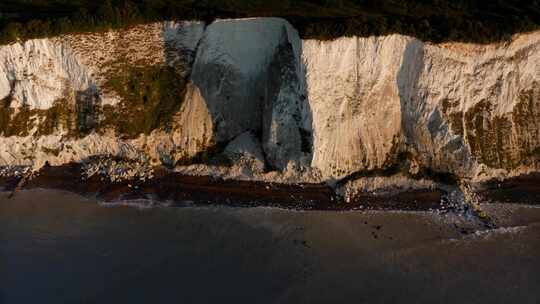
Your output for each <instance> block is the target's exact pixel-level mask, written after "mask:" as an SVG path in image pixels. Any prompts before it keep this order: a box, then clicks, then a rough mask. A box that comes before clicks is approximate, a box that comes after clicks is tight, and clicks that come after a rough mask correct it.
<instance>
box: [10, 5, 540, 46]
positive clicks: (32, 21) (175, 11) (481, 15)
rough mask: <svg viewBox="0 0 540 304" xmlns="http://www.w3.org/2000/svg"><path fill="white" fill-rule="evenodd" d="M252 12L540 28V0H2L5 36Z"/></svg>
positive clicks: (315, 29) (467, 36)
mask: <svg viewBox="0 0 540 304" xmlns="http://www.w3.org/2000/svg"><path fill="white" fill-rule="evenodd" d="M253 16H277V17H283V18H285V19H287V20H289V21H290V22H291V23H292V24H293V25H294V26H295V27H296V28H297V29H298V30H299V32H300V35H301V36H302V37H303V38H318V39H333V38H336V37H341V36H353V35H356V36H370V35H384V34H392V33H400V34H405V35H411V36H415V37H418V38H420V39H422V40H425V41H433V42H441V41H466V42H480V43H484V42H492V41H498V40H504V39H507V38H509V37H510V36H511V35H512V34H514V33H518V32H524V31H531V30H536V29H538V28H540V27H539V25H540V0H531V1H518V0H497V1H483V0H455V1H446V0H426V1H412V0H296V1H295V0H282V1H279V2H277V1H266V0H104V1H97V2H96V1H90V0H52V1H47V0H4V1H3V3H0V43H2V44H6V43H10V42H14V41H17V40H26V39H32V38H42V37H49V36H55V35H61V34H71V33H83V32H95V31H106V30H109V29H114V28H122V27H128V26H132V25H136V24H141V23H147V22H154V21H160V20H182V19H183V20H193V19H197V20H205V21H209V22H210V21H212V20H214V19H216V18H240V17H253Z"/></svg>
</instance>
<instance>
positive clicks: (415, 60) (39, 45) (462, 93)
mask: <svg viewBox="0 0 540 304" xmlns="http://www.w3.org/2000/svg"><path fill="white" fill-rule="evenodd" d="M539 57H540V33H538V32H535V33H529V34H520V35H516V36H515V37H514V39H513V40H512V41H510V42H505V43H499V44H490V45H474V44H462V43H445V44H427V43H423V42H422V41H419V40H417V39H415V38H412V37H407V36H402V35H390V36H381V37H347V38H345V37H344V38H340V39H337V40H332V41H317V40H301V39H300V37H299V35H298V33H297V31H296V30H295V29H294V28H293V27H292V26H291V25H290V24H289V23H288V22H287V21H285V20H283V19H279V18H254V19H239V20H218V21H216V22H214V23H212V24H209V25H207V24H204V23H202V22H162V23H153V24H147V25H141V26H136V27H133V28H130V29H125V30H118V31H110V32H105V33H92V34H81V35H66V36H61V37H54V38H50V39H38V40H31V41H26V42H20V43H14V44H11V45H5V46H0V100H1V102H2V104H1V106H0V165H12V164H17V165H30V166H35V167H39V166H41V165H42V164H44V163H45V162H46V161H48V162H49V163H51V164H54V165H58V164H63V163H67V162H70V161H82V160H84V159H86V158H89V157H92V156H96V155H111V156H119V157H126V158H137V159H141V160H145V161H148V162H150V163H152V164H164V165H167V166H169V167H174V166H180V165H188V164H191V163H194V162H197V163H206V162H211V161H212V159H214V158H216V157H217V158H219V157H218V156H219V154H223V155H228V154H227V153H229V154H230V151H229V150H230V149H228V148H227V147H229V148H230V147H231V143H234V144H232V146H234V147H236V146H237V143H239V142H240V143H244V142H249V145H248V146H249V147H250V151H251V150H252V151H260V152H257V153H256V154H257V157H255V158H254V159H256V160H257V161H256V166H255V167H256V169H257V170H255V171H261V172H262V171H265V170H278V171H282V170H287V172H289V171H291V170H292V171H294V170H298V172H304V171H303V170H307V169H308V171H309V172H311V173H313V172H314V171H318V172H319V173H320V176H321V179H322V180H334V179H341V178H344V177H347V176H350V175H351V174H354V173H358V172H378V173H377V174H379V173H381V172H382V173H383V174H384V172H387V171H389V170H390V169H392V170H396V168H398V169H399V170H401V171H403V170H405V171H409V173H412V174H417V173H419V172H420V173H421V172H424V171H429V172H444V173H450V174H452V175H455V176H457V177H461V178H472V179H476V180H479V179H483V178H487V177H497V176H506V175H509V174H518V173H519V172H525V171H531V170H533V171H534V170H536V169H537V168H538V158H539V157H540V105H539V103H540V101H539V96H540V87H539V85H538V83H539V81H540V65H539V64H538V62H540V58H539ZM246 134H249V136H248V137H249V140H247V139H246V138H248V137H247V135H246ZM240 146H242V145H240ZM227 149H228V150H227ZM227 151H228V152H227ZM252 165H253V164H252ZM263 167H265V168H263ZM263 169H264V170H263ZM202 171H204V170H201V172H202ZM306 172H307V171H306ZM311 173H310V174H311ZM299 176H300V177H299V179H298V181H301V180H302V177H301V176H302V174H299Z"/></svg>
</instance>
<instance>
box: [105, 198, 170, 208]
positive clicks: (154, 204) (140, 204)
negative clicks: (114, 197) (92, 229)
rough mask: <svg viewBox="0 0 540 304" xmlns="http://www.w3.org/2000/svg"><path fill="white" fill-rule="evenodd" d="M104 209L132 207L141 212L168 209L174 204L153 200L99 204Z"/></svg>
mask: <svg viewBox="0 0 540 304" xmlns="http://www.w3.org/2000/svg"><path fill="white" fill-rule="evenodd" d="M98 204H99V205H100V206H102V207H132V208H136V209H140V210H146V209H154V208H168V207H171V206H173V203H172V202H167V201H166V202H164V201H157V200H152V199H137V200H121V201H113V202H99V203H98Z"/></svg>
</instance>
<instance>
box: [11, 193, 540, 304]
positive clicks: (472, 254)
mask: <svg viewBox="0 0 540 304" xmlns="http://www.w3.org/2000/svg"><path fill="white" fill-rule="evenodd" d="M492 209H494V210H495V211H496V214H497V215H498V216H500V223H502V226H504V228H499V229H496V230H492V231H478V232H473V233H469V234H464V233H463V230H464V229H465V230H466V229H472V228H474V227H472V224H471V223H470V221H468V220H467V219H464V218H462V217H459V216H455V215H439V214H435V213H421V212H409V213H405V212H299V211H289V210H281V209H273V208H251V209H246V208H228V207H206V208H191V207H186V208H165V207H158V208H141V206H140V205H139V206H138V207H134V206H119V205H115V206H105V205H103V204H99V203H98V202H96V201H94V200H91V199H87V198H82V197H80V196H77V195H74V194H70V193H66V192H59V191H50V190H32V191H24V192H20V193H18V194H17V195H16V196H15V197H14V198H13V199H8V198H7V194H6V193H0V303H2V304H5V303H10V304H11V303H14V304H19V303H540V224H539V223H540V209H539V208H532V207H515V208H506V207H505V208H503V207H501V210H496V207H492ZM471 227H472V228H471Z"/></svg>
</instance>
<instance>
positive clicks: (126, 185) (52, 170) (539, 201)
mask: <svg viewBox="0 0 540 304" xmlns="http://www.w3.org/2000/svg"><path fill="white" fill-rule="evenodd" d="M19 172H22V173H19V174H17V175H3V176H2V175H0V191H2V192H12V195H16V192H17V191H19V190H31V189H38V188H42V189H54V190H64V191H69V192H72V193H76V194H80V195H83V196H87V197H88V196H91V197H95V198H97V199H98V200H100V201H103V202H106V203H114V202H120V201H134V200H145V199H149V200H155V201H160V202H166V201H167V202H173V206H182V205H183V204H185V203H186V202H189V203H190V204H192V205H195V206H205V205H226V206H234V207H260V206H268V207H278V208H285V209H297V210H321V211H325V210H328V211H346V210H401V211H436V210H438V211H448V210H451V209H453V208H455V207H456V205H455V202H451V199H450V198H449V196H450V193H449V190H448V189H446V190H444V189H441V187H437V188H434V189H415V190H407V191H401V192H400V191H394V192H387V193H378V194H376V193H372V192H360V193H358V194H357V195H355V196H354V197H353V198H352V199H350V200H348V201H345V200H344V199H343V198H342V197H340V195H339V194H338V193H337V192H336V191H335V189H333V188H331V187H330V186H328V185H326V184H322V183H321V184H302V183H300V184H282V183H272V182H262V181H240V180H225V179H221V178H214V177H211V176H192V175H185V174H181V173H177V172H173V171H170V170H167V169H165V168H159V167H158V168H155V169H154V174H153V178H151V179H146V180H135V179H134V180H124V181H115V182H111V181H109V180H107V179H106V178H104V177H103V176H99V175H94V176H91V177H89V178H85V177H84V174H83V165H82V164H80V163H71V164H67V165H62V166H55V167H51V166H46V167H44V168H42V169H41V170H39V171H38V172H34V173H27V174H26V175H25V174H24V171H23V170H20V171H19ZM474 194H475V195H476V197H477V199H478V200H479V201H480V202H481V203H513V204H524V205H540V173H532V174H528V175H524V176H519V177H515V178H511V179H508V180H505V181H496V180H492V181H488V182H485V183H482V184H479V185H475V186H474Z"/></svg>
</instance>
